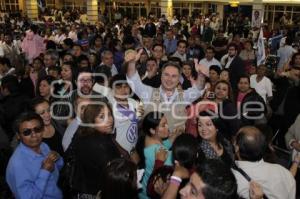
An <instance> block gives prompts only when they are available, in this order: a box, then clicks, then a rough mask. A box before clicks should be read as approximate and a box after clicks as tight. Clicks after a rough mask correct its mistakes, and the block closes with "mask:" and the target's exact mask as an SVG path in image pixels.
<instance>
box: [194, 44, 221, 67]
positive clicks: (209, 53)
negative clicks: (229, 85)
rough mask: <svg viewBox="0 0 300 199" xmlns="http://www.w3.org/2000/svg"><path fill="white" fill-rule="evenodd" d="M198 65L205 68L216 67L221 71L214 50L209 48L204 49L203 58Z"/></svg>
mask: <svg viewBox="0 0 300 199" xmlns="http://www.w3.org/2000/svg"><path fill="white" fill-rule="evenodd" d="M199 64H202V65H204V66H206V67H207V68H209V67H210V66H212V65H217V66H219V67H220V68H221V69H222V66H221V63H220V62H219V61H218V60H217V59H216V58H215V49H214V48H213V47H210V46H209V47H207V48H206V51H205V57H204V58H203V59H201V60H200V62H199Z"/></svg>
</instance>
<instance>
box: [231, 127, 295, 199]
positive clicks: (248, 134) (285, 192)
mask: <svg viewBox="0 0 300 199" xmlns="http://www.w3.org/2000/svg"><path fill="white" fill-rule="evenodd" d="M234 145H235V146H234V147H235V151H236V154H237V157H238V159H239V160H238V161H236V165H237V167H239V168H240V169H242V170H243V171H244V172H245V173H246V174H247V175H248V176H249V177H250V178H251V180H254V181H255V182H257V183H259V184H260V185H261V186H262V189H263V192H264V195H265V196H267V197H268V198H269V199H295V197H296V182H295V179H294V177H293V176H292V174H291V173H290V171H288V170H287V169H286V168H284V167H282V166H281V165H279V164H270V163H267V162H265V161H264V160H263V153H264V150H265V148H266V146H267V143H266V140H265V137H264V135H263V134H262V133H261V132H260V131H259V130H258V129H257V128H255V127H251V126H246V127H243V128H241V129H240V130H239V132H238V134H237V136H236V139H235V141H234ZM233 174H234V175H235V178H236V180H237V184H238V191H237V192H238V195H239V196H241V197H243V198H246V199H248V198H249V186H250V182H249V181H248V180H247V179H246V178H245V177H244V176H245V175H242V174H241V172H239V171H237V170H233Z"/></svg>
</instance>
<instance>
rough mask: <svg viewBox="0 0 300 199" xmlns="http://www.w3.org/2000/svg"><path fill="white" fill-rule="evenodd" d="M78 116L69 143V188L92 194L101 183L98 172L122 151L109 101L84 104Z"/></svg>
mask: <svg viewBox="0 0 300 199" xmlns="http://www.w3.org/2000/svg"><path fill="white" fill-rule="evenodd" d="M81 120H82V124H81V126H80V127H79V129H78V130H77V132H76V133H75V135H74V138H73V141H72V143H71V145H70V147H71V148H70V147H69V148H70V150H73V155H74V162H75V163H74V177H73V180H72V188H73V190H74V192H75V193H77V194H78V195H79V198H86V197H91V198H95V197H96V195H97V193H98V191H99V190H100V191H101V190H102V188H103V186H104V180H103V179H102V178H100V176H102V175H103V171H104V169H105V167H106V166H107V164H108V163H109V162H110V161H112V160H113V159H116V158H120V157H121V152H120V150H119V148H118V145H117V143H116V141H115V140H114V135H113V133H114V129H113V127H114V118H113V116H112V111H111V107H110V106H109V105H108V104H106V103H97V104H89V105H87V107H86V108H85V110H84V113H83V117H82V118H81Z"/></svg>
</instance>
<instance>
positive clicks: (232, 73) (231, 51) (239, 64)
mask: <svg viewBox="0 0 300 199" xmlns="http://www.w3.org/2000/svg"><path fill="white" fill-rule="evenodd" d="M225 56H227V57H226V58H225ZM222 59H225V66H224V68H227V69H228V70H229V79H230V83H231V86H232V89H233V90H234V91H236V90H237V83H238V80H239V77H240V76H242V75H244V74H245V66H244V62H243V61H242V59H241V58H240V57H239V56H238V47H237V45H236V44H234V43H231V44H229V45H228V54H227V55H224V56H223V58H222Z"/></svg>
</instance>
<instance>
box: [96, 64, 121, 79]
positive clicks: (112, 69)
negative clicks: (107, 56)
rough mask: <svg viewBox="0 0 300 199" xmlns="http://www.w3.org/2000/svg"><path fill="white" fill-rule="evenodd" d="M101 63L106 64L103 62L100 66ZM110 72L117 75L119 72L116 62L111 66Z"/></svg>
mask: <svg viewBox="0 0 300 199" xmlns="http://www.w3.org/2000/svg"><path fill="white" fill-rule="evenodd" d="M101 65H105V64H104V63H103V62H102V63H101V64H100V66H101ZM110 72H111V76H114V75H117V74H118V73H119V72H118V69H117V67H116V66H115V65H114V64H113V65H112V66H111V69H110Z"/></svg>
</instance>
